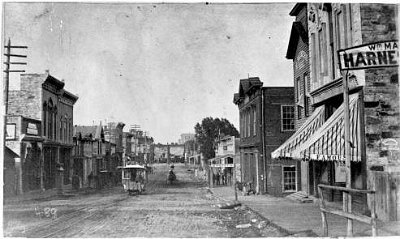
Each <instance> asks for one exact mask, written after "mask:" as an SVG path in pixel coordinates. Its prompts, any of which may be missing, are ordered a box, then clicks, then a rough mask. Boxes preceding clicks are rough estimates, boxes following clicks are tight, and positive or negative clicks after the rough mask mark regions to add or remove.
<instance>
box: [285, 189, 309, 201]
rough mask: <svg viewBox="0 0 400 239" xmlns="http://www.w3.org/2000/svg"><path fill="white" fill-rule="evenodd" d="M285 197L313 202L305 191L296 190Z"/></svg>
mask: <svg viewBox="0 0 400 239" xmlns="http://www.w3.org/2000/svg"><path fill="white" fill-rule="evenodd" d="M286 198H288V199H290V200H294V201H298V202H301V203H313V202H314V200H313V199H312V198H311V197H309V196H308V195H307V193H306V192H303V191H298V192H295V193H292V194H290V195H288V196H286Z"/></svg>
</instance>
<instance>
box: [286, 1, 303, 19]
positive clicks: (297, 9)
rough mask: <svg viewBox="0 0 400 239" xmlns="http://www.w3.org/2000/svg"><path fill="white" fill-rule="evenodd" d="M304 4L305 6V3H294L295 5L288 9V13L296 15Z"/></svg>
mask: <svg viewBox="0 0 400 239" xmlns="http://www.w3.org/2000/svg"><path fill="white" fill-rule="evenodd" d="M306 6H307V3H296V5H294V7H293V9H292V10H291V11H290V13H289V15H290V16H297V15H298V14H299V12H300V10H301V9H302V8H303V7H306Z"/></svg>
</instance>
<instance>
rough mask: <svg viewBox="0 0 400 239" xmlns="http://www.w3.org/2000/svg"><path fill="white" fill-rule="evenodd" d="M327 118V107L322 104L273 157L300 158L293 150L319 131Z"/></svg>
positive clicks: (272, 154)
mask: <svg viewBox="0 0 400 239" xmlns="http://www.w3.org/2000/svg"><path fill="white" fill-rule="evenodd" d="M324 119H325V107H324V106H323V105H322V106H320V107H318V108H316V109H315V110H314V112H313V113H312V115H311V116H310V117H308V119H307V121H306V122H304V123H303V125H302V126H301V127H300V128H299V129H298V130H297V131H296V132H295V133H294V134H293V135H292V136H291V137H290V138H289V139H288V140H286V142H285V143H283V144H282V145H281V146H279V147H278V148H277V149H276V150H275V151H273V152H272V153H271V156H272V158H299V157H300V155H293V152H294V151H295V150H296V149H297V148H298V147H299V146H300V145H301V144H303V143H304V142H306V141H307V140H308V139H309V138H310V137H311V136H312V135H313V134H314V132H315V131H317V130H318V129H319V128H320V127H321V126H322V124H323V123H324Z"/></svg>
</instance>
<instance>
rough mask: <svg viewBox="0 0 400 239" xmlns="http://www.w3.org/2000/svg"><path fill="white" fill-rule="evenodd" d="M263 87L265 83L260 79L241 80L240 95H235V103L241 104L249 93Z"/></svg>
mask: <svg viewBox="0 0 400 239" xmlns="http://www.w3.org/2000/svg"><path fill="white" fill-rule="evenodd" d="M262 85H263V83H262V82H261V81H260V78H259V77H249V78H247V79H241V80H240V82H239V93H237V94H234V95H233V103H235V104H237V103H239V101H240V100H241V99H243V98H244V96H245V95H246V94H247V93H248V92H249V91H251V90H252V89H256V88H259V87H262Z"/></svg>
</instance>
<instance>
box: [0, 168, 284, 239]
mask: <svg viewBox="0 0 400 239" xmlns="http://www.w3.org/2000/svg"><path fill="white" fill-rule="evenodd" d="M167 171H168V166H167V165H165V164H160V165H157V166H156V169H155V173H154V174H150V175H149V183H148V185H147V190H146V193H145V194H144V195H140V196H129V195H127V194H126V193H124V192H123V191H122V187H116V188H111V189H104V190H102V191H99V192H96V193H94V194H89V195H85V194H79V195H77V196H75V197H71V198H62V199H57V198H56V199H52V200H49V201H36V202H27V203H25V204H24V205H5V206H4V226H3V229H4V235H5V236H12V237H15V236H18V237H39V238H40V237H260V236H269V237H272V236H284V235H285V232H282V231H280V230H279V229H277V228H275V227H273V225H270V224H268V221H267V220H266V219H264V218H261V217H260V216H259V215H257V214H256V213H255V212H252V211H250V210H249V209H247V208H244V207H242V208H239V209H236V210H235V209H230V210H226V209H225V210H224V209H219V208H218V207H216V206H215V205H216V204H217V203H219V201H218V199H217V198H214V197H213V196H212V195H211V193H210V192H209V191H208V190H207V188H206V184H205V182H204V181H201V180H199V179H196V178H195V177H194V173H193V171H189V170H188V168H186V167H185V166H184V165H183V164H182V165H176V166H175V172H176V175H177V179H178V181H177V182H175V183H174V184H172V185H167V184H166V175H167ZM35 207H51V208H55V209H56V210H57V218H39V217H38V216H37V215H35V210H34V208H35ZM237 225H244V226H243V227H244V228H236V226H237ZM249 225H250V226H249Z"/></svg>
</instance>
